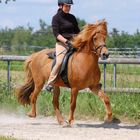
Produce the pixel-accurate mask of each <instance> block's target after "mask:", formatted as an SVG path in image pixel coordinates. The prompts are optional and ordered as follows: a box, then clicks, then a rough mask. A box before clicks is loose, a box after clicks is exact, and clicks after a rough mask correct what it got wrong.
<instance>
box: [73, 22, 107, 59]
mask: <svg viewBox="0 0 140 140" xmlns="http://www.w3.org/2000/svg"><path fill="white" fill-rule="evenodd" d="M106 37H107V23H106V22H105V20H102V21H100V22H97V23H96V24H87V25H85V26H84V28H83V30H82V31H81V32H80V33H79V34H78V35H77V36H76V37H75V38H74V39H73V42H72V44H73V46H74V47H75V48H77V50H78V51H86V52H94V53H95V54H97V55H98V56H100V57H101V59H107V58H108V56H109V53H108V49H107V48H106Z"/></svg>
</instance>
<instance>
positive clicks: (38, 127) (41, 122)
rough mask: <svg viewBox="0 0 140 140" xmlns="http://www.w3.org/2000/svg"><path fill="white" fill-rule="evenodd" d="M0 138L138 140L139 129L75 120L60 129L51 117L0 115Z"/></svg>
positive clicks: (134, 126) (131, 125)
mask: <svg viewBox="0 0 140 140" xmlns="http://www.w3.org/2000/svg"><path fill="white" fill-rule="evenodd" d="M0 135H3V136H12V137H14V138H17V139H23V140H140V125H134V124H123V123H120V124H117V123H111V124H105V123H104V122H94V121H91V120H90V121H81V120H76V121H75V123H74V125H73V126H72V127H71V128H69V127H66V128H63V127H62V126H60V125H58V123H57V121H56V119H55V118H54V117H42V116H38V117H37V118H35V119H33V118H28V117H27V116H17V115H11V114H10V115H5V114H0Z"/></svg>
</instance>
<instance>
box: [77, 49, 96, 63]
mask: <svg viewBox="0 0 140 140" xmlns="http://www.w3.org/2000/svg"><path fill="white" fill-rule="evenodd" d="M78 53H82V54H83V57H85V59H86V58H87V57H88V56H92V59H93V60H96V61H98V60H99V57H98V56H97V55H96V54H95V53H94V52H92V51H89V50H86V49H84V48H83V49H82V50H81V51H79V52H78Z"/></svg>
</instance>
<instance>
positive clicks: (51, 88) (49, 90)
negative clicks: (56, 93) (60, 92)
mask: <svg viewBox="0 0 140 140" xmlns="http://www.w3.org/2000/svg"><path fill="white" fill-rule="evenodd" d="M45 89H46V90H47V91H48V92H53V86H52V85H47V86H46V87H45Z"/></svg>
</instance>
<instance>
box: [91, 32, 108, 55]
mask: <svg viewBox="0 0 140 140" xmlns="http://www.w3.org/2000/svg"><path fill="white" fill-rule="evenodd" d="M96 33H101V32H100V31H98V32H95V34H96ZM93 45H94V46H95V43H94V42H93ZM103 48H106V45H105V44H104V45H99V46H98V47H97V48H93V49H92V52H93V53H95V54H96V55H101V52H102V49H103ZM99 49H100V52H99V53H98V50H99Z"/></svg>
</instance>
